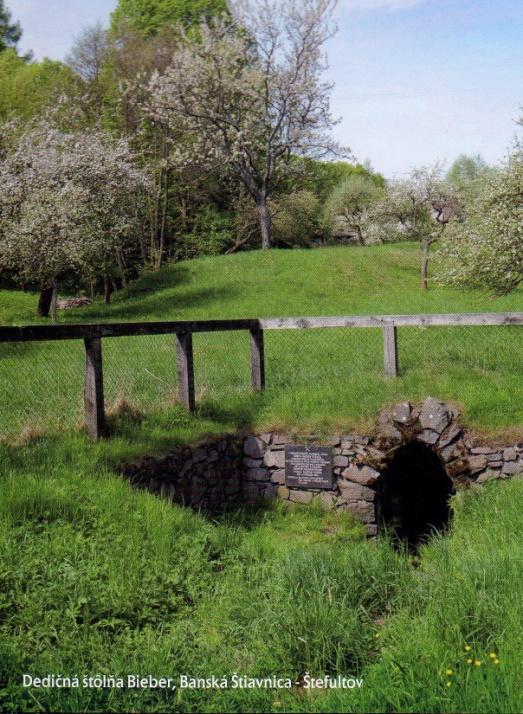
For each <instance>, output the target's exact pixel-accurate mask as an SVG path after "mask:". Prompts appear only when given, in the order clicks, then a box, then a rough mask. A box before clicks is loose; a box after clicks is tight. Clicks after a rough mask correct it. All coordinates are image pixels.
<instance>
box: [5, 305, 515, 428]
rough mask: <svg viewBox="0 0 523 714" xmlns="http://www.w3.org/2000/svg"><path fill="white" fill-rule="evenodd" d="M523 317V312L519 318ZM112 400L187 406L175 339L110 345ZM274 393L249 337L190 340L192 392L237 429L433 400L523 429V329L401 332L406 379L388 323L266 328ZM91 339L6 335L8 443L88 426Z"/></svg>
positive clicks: (358, 420) (120, 406)
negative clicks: (388, 344) (389, 370)
mask: <svg viewBox="0 0 523 714" xmlns="http://www.w3.org/2000/svg"><path fill="white" fill-rule="evenodd" d="M522 319H523V318H522ZM102 344H103V379H104V390H105V407H106V412H107V414H108V416H109V417H113V416H114V418H117V417H118V415H119V414H120V413H123V412H125V411H129V412H131V413H136V414H142V415H143V414H154V413H156V412H162V413H164V414H165V413H166V411H168V410H169V409H171V408H175V409H180V405H179V403H178V399H179V397H178V375H177V359H176V336H175V335H174V334H164V335H134V336H126V337H110V338H104V339H103V340H102ZM264 346H265V374H266V388H265V391H264V392H263V393H262V394H260V395H253V393H252V387H251V362H250V360H251V353H250V340H249V332H248V331H246V330H242V331H237V332H235V331H229V332H211V333H197V334H194V335H193V353H194V375H195V397H196V404H197V410H198V411H199V412H200V413H201V414H202V415H203V416H205V417H209V418H213V419H214V418H216V419H221V420H222V421H226V422H228V423H231V424H236V423H237V424H238V425H242V426H244V425H247V424H249V425H251V426H253V427H255V426H256V425H261V426H263V425H267V424H270V425H271V426H272V425H276V424H282V425H292V426H297V427H299V426H300V425H303V426H306V425H312V426H315V427H316V426H323V425H324V426H329V425H332V426H334V425H344V426H347V425H354V426H356V425H358V424H363V423H366V424H368V423H370V422H371V421H372V420H374V419H375V417H376V414H377V413H378V412H379V410H380V409H381V408H382V407H383V406H384V405H386V404H389V403H393V402H394V401H397V400H400V399H408V400H411V401H419V400H422V399H424V398H426V397H427V396H428V395H431V396H435V397H437V398H440V399H442V400H445V401H450V402H454V403H456V404H457V405H458V407H459V408H460V410H461V411H462V412H463V413H464V416H465V418H466V419H467V421H468V423H469V424H470V425H471V426H477V427H481V428H487V429H495V428H502V429H505V428H507V429H508V428H519V427H523V379H522V372H523V331H522V327H521V326H520V325H518V324H516V325H502V326H497V325H484V326H461V325H459V326H449V327H443V326H438V327H435V326H434V327H432V326H431V327H412V326H400V327H398V328H397V357H398V376H397V377H396V378H391V377H388V376H386V375H385V373H384V344H383V331H382V329H381V328H380V327H366V328H353V327H344V328H330V329H292V330H291V329H289V330H286V329H275V330H271V329H266V330H264ZM84 365H85V351H84V344H83V340H81V339H71V340H59V341H58V340H57V341H49V342H46V341H38V342H30V341H28V342H9V341H3V342H0V405H1V407H0V439H2V440H4V441H16V440H20V439H25V438H27V437H29V436H33V435H39V434H54V433H59V432H62V431H63V430H66V429H78V428H81V427H82V424H83V380H84Z"/></svg>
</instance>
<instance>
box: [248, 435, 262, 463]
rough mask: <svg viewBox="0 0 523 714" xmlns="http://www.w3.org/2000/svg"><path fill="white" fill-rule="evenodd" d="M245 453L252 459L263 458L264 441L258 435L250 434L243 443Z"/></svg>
mask: <svg viewBox="0 0 523 714" xmlns="http://www.w3.org/2000/svg"><path fill="white" fill-rule="evenodd" d="M243 453H244V454H246V455H247V456H250V457H251V459H263V456H264V453H265V450H264V447H263V441H262V440H261V439H258V438H257V437H256V436H249V437H247V439H245V442H244V444H243Z"/></svg>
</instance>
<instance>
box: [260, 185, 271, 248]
mask: <svg viewBox="0 0 523 714" xmlns="http://www.w3.org/2000/svg"><path fill="white" fill-rule="evenodd" d="M257 205H258V218H259V221H260V231H261V237H262V250H269V249H270V248H272V243H271V228H272V220H271V214H270V213H269V208H268V206H267V198H266V197H265V196H262V197H261V198H260V199H259V200H258V202H257Z"/></svg>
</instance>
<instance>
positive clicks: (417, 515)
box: [122, 397, 523, 545]
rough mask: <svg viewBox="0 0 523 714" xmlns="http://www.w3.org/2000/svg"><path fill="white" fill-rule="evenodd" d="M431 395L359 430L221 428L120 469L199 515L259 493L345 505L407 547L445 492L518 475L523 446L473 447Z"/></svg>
mask: <svg viewBox="0 0 523 714" xmlns="http://www.w3.org/2000/svg"><path fill="white" fill-rule="evenodd" d="M458 416H459V415H458V412H457V410H456V409H455V408H454V407H453V406H452V405H449V404H445V403H443V402H441V401H438V400H437V399H434V398H432V397H429V398H427V399H426V400H425V401H424V402H423V403H422V404H421V405H413V404H411V403H409V402H402V403H400V404H397V405H395V406H394V407H392V408H391V409H386V410H384V411H383V412H382V413H381V414H380V415H379V417H378V419H377V422H376V426H375V428H374V429H373V431H372V433H369V434H355V433H349V434H335V435H332V436H331V437H327V438H325V437H318V436H314V435H303V434H301V435H300V434H290V433H281V432H266V433H262V434H228V435H225V436H222V437H220V438H217V439H213V440H208V441H205V442H201V443H198V444H193V445H188V446H184V447H180V448H178V449H176V450H175V451H172V452H170V453H168V454H166V455H165V456H163V457H161V458H158V457H155V458H153V457H150V458H149V457H148V458H145V459H142V460H141V461H140V462H138V463H132V464H125V465H123V466H122V470H123V473H124V474H125V475H126V477H127V478H129V479H130V480H131V482H132V483H133V484H135V485H136V486H138V487H143V488H147V489H148V490H150V491H152V492H153V493H158V494H160V495H161V496H163V497H165V498H168V499H170V500H172V501H174V502H176V503H181V504H184V505H187V506H189V507H192V508H196V509H198V510H201V511H203V512H209V513H212V512H219V511H223V510H225V509H231V508H237V507H238V506H239V505H241V504H242V503H248V504H254V503H257V502H259V501H260V500H263V499H273V498H279V499H282V500H284V501H286V502H288V503H289V504H290V505H291V504H308V503H310V502H311V501H312V500H313V499H317V500H319V501H320V502H321V504H322V505H323V507H324V508H325V509H329V510H334V509H341V510H346V511H350V512H351V513H353V514H354V515H355V516H356V518H358V519H359V520H360V521H361V522H362V523H363V524H364V525H365V528H366V530H367V533H368V534H369V536H375V535H377V534H378V532H385V531H390V532H392V533H394V534H395V535H396V536H398V537H399V538H400V539H402V540H404V541H406V542H407V544H409V545H416V544H418V543H419V542H420V541H422V540H423V539H424V538H425V537H426V536H428V535H429V534H430V533H431V532H432V531H433V530H434V529H436V530H441V529H444V528H445V526H446V525H447V523H448V520H449V517H450V510H449V498H450V496H451V494H452V493H454V492H455V491H457V490H459V489H462V488H468V487H472V486H479V485H481V484H483V483H484V482H485V481H487V480H490V479H496V478H508V477H511V476H518V477H519V476H520V474H521V473H522V472H523V444H520V443H518V444H515V445H507V446H488V445H485V444H477V443H476V442H475V441H474V440H473V438H472V437H471V436H470V435H468V434H467V431H466V429H465V428H464V427H462V426H461V424H460V423H459V420H458Z"/></svg>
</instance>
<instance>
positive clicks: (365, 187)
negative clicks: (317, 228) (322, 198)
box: [325, 174, 383, 245]
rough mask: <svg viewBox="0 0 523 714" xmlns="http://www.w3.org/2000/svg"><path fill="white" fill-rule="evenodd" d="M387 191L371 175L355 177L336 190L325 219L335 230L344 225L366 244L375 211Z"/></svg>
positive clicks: (327, 206) (328, 203)
mask: <svg viewBox="0 0 523 714" xmlns="http://www.w3.org/2000/svg"><path fill="white" fill-rule="evenodd" d="M382 197H383V189H382V188H380V187H379V186H377V185H376V183H374V181H372V180H371V178H369V177H368V176H361V175H358V174H354V175H353V176H348V177H347V178H346V179H344V180H343V181H342V182H341V183H340V184H339V185H338V186H336V187H335V188H334V190H333V191H332V193H331V195H330V196H329V198H328V199H327V202H326V205H325V217H326V220H327V223H328V225H329V226H330V228H331V230H332V231H335V230H336V226H337V225H339V222H341V223H342V224H343V225H344V227H345V229H346V231H347V232H348V233H350V234H352V235H354V237H355V238H356V240H357V242H358V243H359V245H365V242H366V238H367V231H368V228H369V227H370V223H371V220H370V218H371V211H372V208H373V207H374V206H375V205H376V204H377V203H378V202H379V201H380V199H382Z"/></svg>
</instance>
